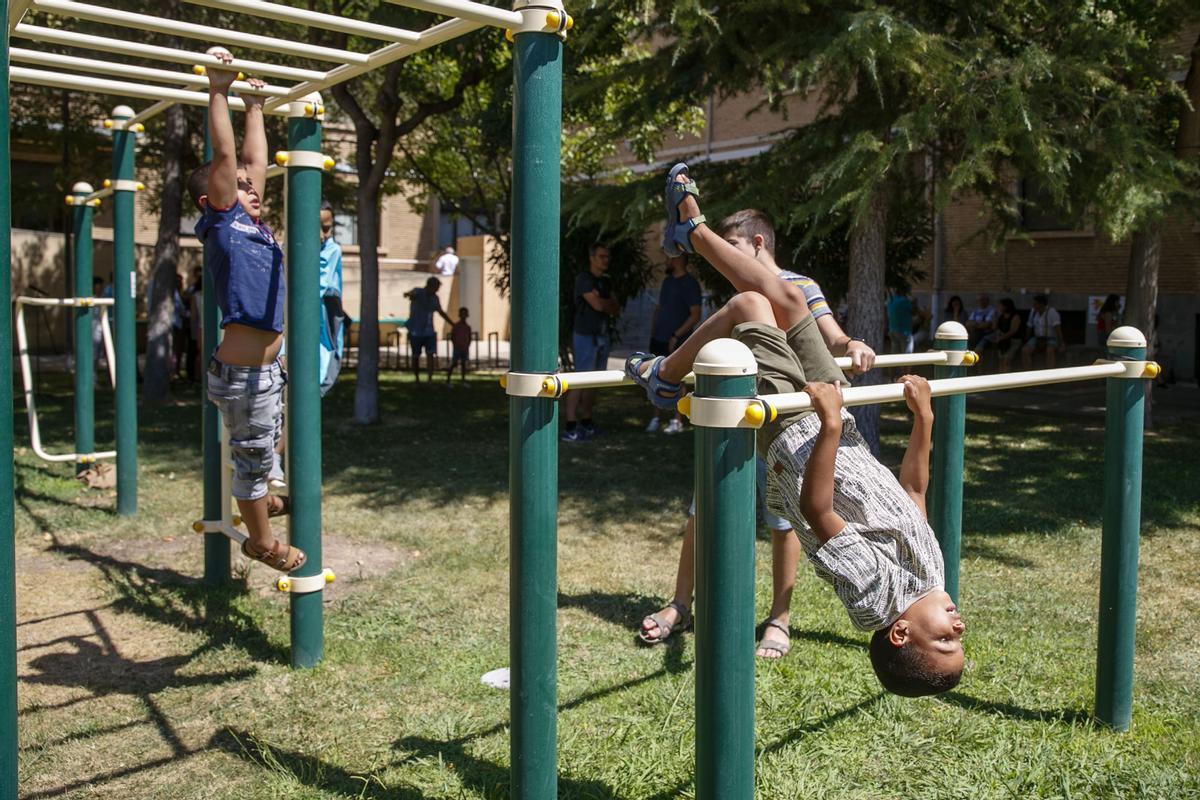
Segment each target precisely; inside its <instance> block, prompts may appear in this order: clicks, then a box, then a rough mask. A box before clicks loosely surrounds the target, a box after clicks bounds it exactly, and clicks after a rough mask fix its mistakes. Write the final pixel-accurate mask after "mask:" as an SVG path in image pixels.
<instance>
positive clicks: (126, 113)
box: [112, 106, 133, 119]
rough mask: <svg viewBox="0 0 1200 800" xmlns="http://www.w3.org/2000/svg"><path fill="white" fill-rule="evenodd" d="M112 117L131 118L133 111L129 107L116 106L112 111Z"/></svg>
mask: <svg viewBox="0 0 1200 800" xmlns="http://www.w3.org/2000/svg"><path fill="white" fill-rule="evenodd" d="M112 115H113V116H114V117H124V118H126V119H128V118H130V117H132V116H133V109H132V108H130V107H129V106H117V107H116V108H114V109H113V110H112Z"/></svg>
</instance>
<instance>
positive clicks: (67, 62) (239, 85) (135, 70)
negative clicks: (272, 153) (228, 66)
mask: <svg viewBox="0 0 1200 800" xmlns="http://www.w3.org/2000/svg"><path fill="white" fill-rule="evenodd" d="M11 55H12V59H13V61H20V62H21V63H23V64H36V65H37V66H40V67H63V68H69V69H74V70H78V71H80V72H93V73H96V74H99V75H113V76H117V77H122V78H133V79H134V80H138V81H155V82H160V83H175V84H179V85H180V86H195V87H198V88H200V89H204V90H207V89H208V78H207V77H206V76H204V75H195V74H193V73H191V72H179V71H176V70H170V69H153V68H151V67H143V66H139V65H137V64H123V63H121V62H119V61H102V60H100V59H96V58H78V57H76V56H64V55H61V54H59V53H45V52H42V51H41V50H27V49H25V48H23V47H14V48H12V53H11ZM233 89H234V90H235V91H239V92H251V93H254V94H263V95H268V96H271V97H286V96H287V95H288V93H289V92H290V90H291V87H288V86H270V85H268V86H264V87H262V88H255V87H253V86H251V85H250V84H249V83H246V82H245V81H234V82H233ZM138 121H139V122H140V120H138Z"/></svg>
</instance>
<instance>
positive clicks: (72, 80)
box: [9, 67, 287, 116]
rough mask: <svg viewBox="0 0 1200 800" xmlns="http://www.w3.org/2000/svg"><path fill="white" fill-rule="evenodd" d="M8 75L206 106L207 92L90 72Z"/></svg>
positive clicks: (235, 102)
mask: <svg viewBox="0 0 1200 800" xmlns="http://www.w3.org/2000/svg"><path fill="white" fill-rule="evenodd" d="M9 76H10V77H11V78H12V80H13V81H15V82H17V83H27V84H31V85H33V86H50V87H53V88H55V89H70V90H71V91H79V92H94V93H97V94H111V95H116V96H118V97H137V98H141V99H143V100H170V101H172V102H175V103H184V104H186V105H191V106H207V105H208V93H207V92H189V91H187V90H184V89H172V88H170V87H167V86H145V85H143V84H140V83H126V82H125V81H110V80H105V79H103V78H94V77H92V76H90V75H71V74H69V73H65V72H49V71H47V70H40V69H28V68H27V67H11V68H10V69H9ZM229 107H230V108H231V109H233V110H234V111H245V110H246V104H245V103H243V102H242V100H241V98H238V97H231V98H229ZM267 113H275V114H278V115H280V116H283V115H285V114H286V113H287V112H286V111H279V110H275V111H270V110H268V112H267Z"/></svg>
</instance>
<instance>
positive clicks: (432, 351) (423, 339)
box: [408, 333, 437, 358]
mask: <svg viewBox="0 0 1200 800" xmlns="http://www.w3.org/2000/svg"><path fill="white" fill-rule="evenodd" d="M408 346H409V347H410V348H412V354H413V358H420V357H421V351H422V350H424V351H425V355H427V356H429V357H430V358H434V357H436V356H437V334H436V333H427V334H425V335H423V336H414V335H412V334H409V336H408Z"/></svg>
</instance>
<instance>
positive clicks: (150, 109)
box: [125, 100, 175, 125]
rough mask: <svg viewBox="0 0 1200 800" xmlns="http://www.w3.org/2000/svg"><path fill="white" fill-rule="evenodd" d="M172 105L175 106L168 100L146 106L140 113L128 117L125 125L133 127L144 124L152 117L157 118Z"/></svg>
mask: <svg viewBox="0 0 1200 800" xmlns="http://www.w3.org/2000/svg"><path fill="white" fill-rule="evenodd" d="M173 105H175V104H174V103H173V102H171V101H169V100H159V101H158V102H157V103H153V104H151V105H148V106H146V107H145V108H143V109H142V110H141V111H139V112H137V113H136V114H134V115H133V116H132V117H130V118H129V119H128V120H126V122H125V124H126V125H133V124H135V123H138V122H145V121H146V120H148V119H150V118H152V117H157V116H158V115H159V114H161V113H162V112H164V111H166V110H167V109H168V108H170V107H171V106H173Z"/></svg>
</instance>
